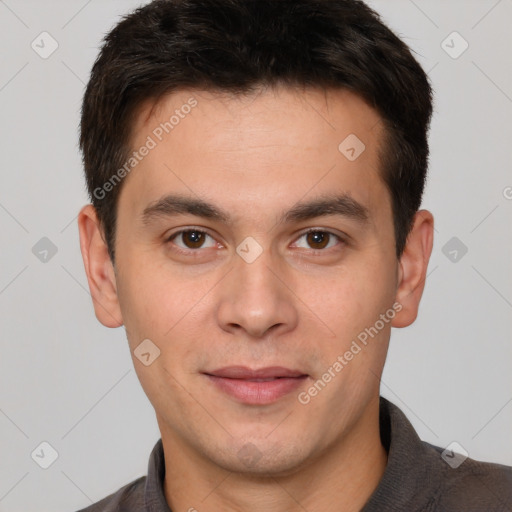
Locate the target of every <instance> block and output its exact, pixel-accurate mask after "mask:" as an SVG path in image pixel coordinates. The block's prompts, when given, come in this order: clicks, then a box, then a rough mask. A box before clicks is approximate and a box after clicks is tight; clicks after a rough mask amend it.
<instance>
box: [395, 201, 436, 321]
mask: <svg viewBox="0 0 512 512" xmlns="http://www.w3.org/2000/svg"><path fill="white" fill-rule="evenodd" d="M433 242H434V217H433V216H432V214H431V213H430V212H429V211H428V210H420V211H418V212H417V213H416V215H415V216H414V222H413V227H412V230H411V232H410V233H409V236H408V237H407V243H406V246H405V249H404V252H403V254H402V256H401V258H400V263H399V271H398V287H397V292H396V298H395V300H396V302H398V303H399V304H400V305H401V306H402V309H401V310H400V311H399V312H398V313H397V314H396V316H395V318H394V319H393V321H392V323H391V325H392V326H393V327H407V326H408V325H411V324H412V323H413V322H414V320H416V316H417V315H418V308H419V304H420V300H421V296H422V295H423V290H424V288H425V279H426V276H427V268H428V262H429V260H430V255H431V253H432V246H433Z"/></svg>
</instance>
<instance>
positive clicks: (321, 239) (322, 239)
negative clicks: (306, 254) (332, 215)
mask: <svg viewBox="0 0 512 512" xmlns="http://www.w3.org/2000/svg"><path fill="white" fill-rule="evenodd" d="M342 242H344V239H343V238H341V237H340V236H338V235H335V234H334V233H331V232H330V231H324V230H322V229H310V230H309V231H308V232H306V233H303V234H302V235H301V236H300V237H299V238H298V239H297V242H295V246H296V247H300V248H302V249H312V250H314V251H323V250H328V249H331V248H334V247H335V246H336V245H340V243H342Z"/></svg>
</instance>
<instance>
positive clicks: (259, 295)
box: [217, 250, 298, 338]
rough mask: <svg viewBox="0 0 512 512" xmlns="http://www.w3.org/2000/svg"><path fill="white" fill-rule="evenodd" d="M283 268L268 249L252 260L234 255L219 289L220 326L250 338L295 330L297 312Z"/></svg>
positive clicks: (218, 311) (218, 318) (218, 310)
mask: <svg viewBox="0 0 512 512" xmlns="http://www.w3.org/2000/svg"><path fill="white" fill-rule="evenodd" d="M284 270H285V269H284V264H281V265H279V262H277V261H273V258H272V255H271V254H270V251H268V250H267V251H263V252H262V254H261V255H260V256H259V257H258V258H257V259H256V260H255V261H253V262H251V263H248V262H247V261H245V260H244V259H243V258H241V257H239V256H238V255H235V256H234V261H233V267H232V270H231V271H230V272H229V273H228V275H227V276H226V278H225V279H224V280H223V283H222V284H223V285H222V287H221V289H220V300H219V303H218V308H217V321H218V323H219V325H220V326H221V328H222V329H223V330H225V331H228V332H230V333H232V334H240V333H245V334H246V335H247V336H250V337H251V338H262V337H265V336H267V335H269V334H270V333H272V334H273V335H277V334H283V333H285V332H287V331H290V330H293V329H294V328H295V327H296V325H297V323H298V311H297V308H296V304H295V301H294V295H293V292H292V291H291V289H290V285H289V283H287V282H286V281H287V279H286V273H285V271H284Z"/></svg>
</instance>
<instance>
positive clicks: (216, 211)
mask: <svg viewBox="0 0 512 512" xmlns="http://www.w3.org/2000/svg"><path fill="white" fill-rule="evenodd" d="M179 214H190V215H195V216H197V217H203V218H205V219H211V220H217V221H221V222H224V223H227V222H229V220H230V215H229V213H228V212H226V211H224V210H222V209H220V208H218V207H217V206H215V205H213V204H211V203H208V202H207V201H204V200H202V199H195V198H192V197H187V196H181V195H175V194H170V195H167V196H165V197H162V198H161V199H158V200H156V201H155V202H153V203H151V204H149V205H148V206H147V207H146V208H145V209H144V211H143V212H142V216H141V217H142V222H143V224H145V225H148V224H150V223H151V221H152V220H153V219H154V218H157V217H172V216H175V215H179ZM324 215H339V216H343V217H347V218H349V219H352V220H355V221H357V222H359V223H361V224H364V223H366V222H367V221H368V218H369V210H368V208H367V207H366V206H364V205H362V204H361V203H359V202H358V201H356V200H355V199H354V198H353V197H351V196H350V195H349V194H342V195H326V196H321V197H318V198H316V199H313V200H311V201H307V202H299V203H297V204H295V205H294V206H293V207H292V208H291V209H290V210H288V211H286V212H283V213H282V214H281V216H280V218H279V220H278V223H291V222H299V221H304V220H308V219H313V218H315V217H322V216H324Z"/></svg>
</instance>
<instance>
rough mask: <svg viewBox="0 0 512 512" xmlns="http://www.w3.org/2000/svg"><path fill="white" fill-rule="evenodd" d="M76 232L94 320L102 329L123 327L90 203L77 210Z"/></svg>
mask: <svg viewBox="0 0 512 512" xmlns="http://www.w3.org/2000/svg"><path fill="white" fill-rule="evenodd" d="M78 231H79V233H80V250H81V251H82V258H83V260H84V266H85V273H86V274H87V281H88V282H89V290H90V291H91V297H92V302H93V304H94V312H95V313H96V318H97V319H98V320H99V321H100V322H101V323H102V324H103V325H104V326H106V327H119V326H121V325H123V317H122V315H121V309H120V307H119V301H118V298H117V288H116V277H115V271H114V267H113V265H112V262H111V260H110V256H109V254H108V250H107V244H106V243H105V240H104V237H103V230H102V227H101V225H100V222H99V220H98V217H97V215H96V210H95V208H94V206H93V205H92V204H88V205H86V206H84V207H83V208H82V209H81V210H80V213H79V214H78Z"/></svg>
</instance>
